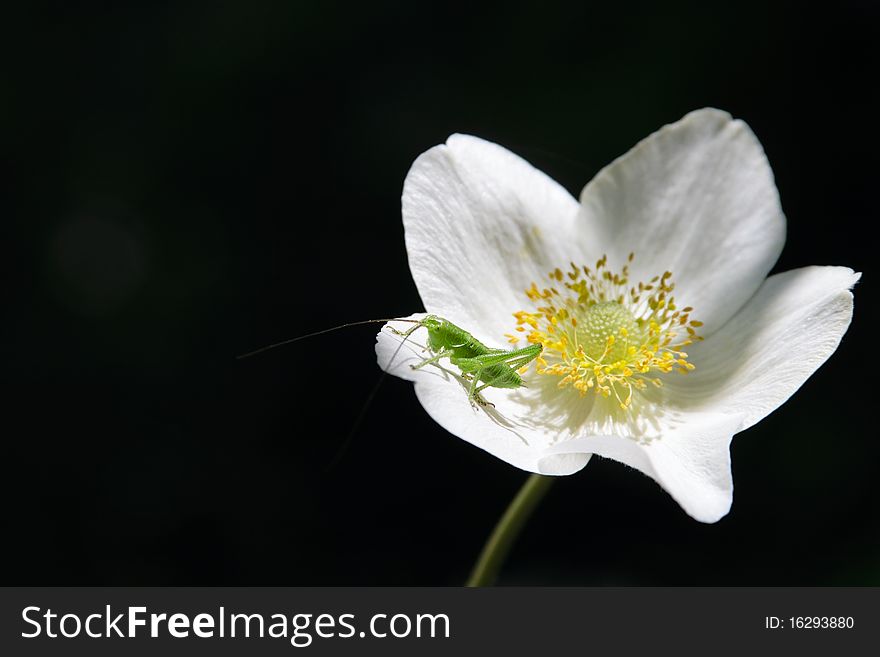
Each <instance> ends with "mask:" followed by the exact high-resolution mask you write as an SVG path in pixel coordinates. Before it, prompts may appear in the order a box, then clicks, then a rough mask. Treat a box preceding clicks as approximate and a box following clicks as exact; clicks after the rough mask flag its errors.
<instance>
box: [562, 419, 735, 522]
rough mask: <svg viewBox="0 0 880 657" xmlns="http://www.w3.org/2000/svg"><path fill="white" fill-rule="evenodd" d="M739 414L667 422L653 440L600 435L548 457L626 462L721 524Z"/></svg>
mask: <svg viewBox="0 0 880 657" xmlns="http://www.w3.org/2000/svg"><path fill="white" fill-rule="evenodd" d="M740 422H741V418H740V417H738V416H725V415H712V414H698V413H693V414H687V415H686V416H685V417H684V418H682V421H681V422H677V423H676V422H667V426H666V428H664V430H663V431H662V432H661V433H660V435H658V436H657V437H655V438H653V439H651V440H636V439H633V438H627V437H622V436H614V435H596V436H590V437H588V438H578V439H575V440H568V441H564V442H561V443H558V444H556V445H554V446H551V447H550V448H548V450H547V454H548V455H553V456H558V455H559V454H578V453H591V454H599V455H600V456H605V457H607V458H610V459H614V460H615V461H620V462H621V463H625V464H627V465H629V466H632V467H633V468H636V469H637V470H640V471H641V472H643V473H644V474H646V475H648V476H649V477H651V478H652V479H654V481H656V482H657V483H658V484H660V485H661V486H662V487H663V488H664V489H665V490H666V491H667V492H668V493H669V494H670V495H672V497H673V499H675V501H676V502H678V503H679V504H680V505H681V507H682V508H683V509H684V510H685V511H686V512H687V513H688V515H690V516H691V517H693V518H694V519H696V520H699V521H700V522H716V521H718V520H719V519H721V518H722V517H724V515H726V514H727V512H728V511H729V510H730V505H731V502H732V501H733V478H732V476H731V473H730V439H731V438H732V437H733V434H734V433H735V432H736V430H737V427H738V426H739V424H740Z"/></svg>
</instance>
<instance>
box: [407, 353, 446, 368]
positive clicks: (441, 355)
mask: <svg viewBox="0 0 880 657" xmlns="http://www.w3.org/2000/svg"><path fill="white" fill-rule="evenodd" d="M452 353H453V352H452V350H451V349H449V350H446V351H441V352H440V353H439V354H437V355H436V356H432V357H431V358H427V359H425V360H423V361H422V362H421V363H419V364H418V365H410V367H411V368H412V369H414V370H420V369H422V368H423V367H424V366H425V365H430V364H431V363H436V362H437V361H438V360H440V359H441V358H446V357H447V356H451V355H452Z"/></svg>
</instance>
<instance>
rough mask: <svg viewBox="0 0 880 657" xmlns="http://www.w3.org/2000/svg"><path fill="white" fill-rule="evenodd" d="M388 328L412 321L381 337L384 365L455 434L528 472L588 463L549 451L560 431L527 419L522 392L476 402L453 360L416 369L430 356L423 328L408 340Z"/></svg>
mask: <svg viewBox="0 0 880 657" xmlns="http://www.w3.org/2000/svg"><path fill="white" fill-rule="evenodd" d="M421 317H424V314H421V313H419V314H416V315H411V316H410V318H411V319H416V318H421ZM388 327H393V328H395V329H397V330H399V331H404V330H407V329H408V328H410V327H411V325H407V324H405V323H400V322H391V323H390V324H387V325H386V326H385V327H383V329H382V331H381V332H380V333H379V334H378V335H377V336H376V356H377V359H378V362H379V367H381V368H382V369H383V370H385V371H387V372H388V373H389V374H393V375H394V376H399V377H401V378H403V379H407V380H409V381H413V382H414V383H415V387H416V396H417V397H418V400H419V402H420V403H421V404H422V406H423V407H424V408H425V410H426V411H427V412H428V415H430V416H431V417H432V418H433V419H434V421H436V422H437V423H438V424H439V425H440V426H442V427H443V428H444V429H446V430H447V431H449V432H450V433H451V434H453V435H455V436H458V437H459V438H462V439H464V440H466V441H467V442H469V443H471V444H473V445H476V446H477V447H480V448H481V449H484V450H486V451H487V452H489V453H490V454H492V455H493V456H497V457H498V458H499V459H501V460H502V461H506V462H507V463H510V464H511V465H514V466H516V467H518V468H520V469H522V470H526V471H528V472H538V473H541V474H551V475H567V474H572V473H574V472H577V471H578V470H580V469H582V468H583V467H584V466H585V465H586V464H587V461H589V459H590V455H589V454H557V455H547V454H546V453H545V450H546V448H547V446H548V445H549V444H550V442H551V441H552V440H553V439H554V437H555V435H556V434H558V433H560V431H557V430H554V429H552V428H550V427H549V426H548V425H543V424H540V425H536V424H534V423H527V422H526V421H525V420H526V419H527V417H528V416H529V415H531V414H532V412H533V409H532V407H531V406H530V405H529V404H527V403H524V402H523V401H522V400H521V398H520V396H519V395H517V394H515V393H516V391H511V390H500V389H497V388H490V389H488V390H486V391H485V392H484V396H485V397H486V399H487V400H488V401H490V402H491V403H492V404H494V405H495V408H491V407H480V406H474V405H471V403H470V402H469V401H468V385H469V383H468V382H466V381H464V380H463V379H462V378H461V377H460V376H459V373H458V370H457V369H456V368H455V367H454V366H451V365H449V363H448V361H441V362H440V363H439V364H432V365H428V366H425V367H423V368H422V369H419V370H413V369H412V367H411V366H412V365H415V364H418V363H420V362H421V361H423V360H424V359H425V358H426V357H428V356H429V355H430V354H427V353H422V351H421V349H422V346H423V343H424V339H425V336H424V332H423V329H419V331H418V332H415V333H413V335H412V336H410V337H409V338H408V339H407V340H406V341H405V343H404V342H403V338H401V336H399V335H395V334H393V333H391V332H390V331H389V329H388Z"/></svg>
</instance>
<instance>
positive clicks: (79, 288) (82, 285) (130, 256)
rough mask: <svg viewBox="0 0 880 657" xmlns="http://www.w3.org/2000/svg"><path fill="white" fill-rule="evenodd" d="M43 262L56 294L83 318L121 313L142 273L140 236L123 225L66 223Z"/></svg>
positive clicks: (93, 220)
mask: <svg viewBox="0 0 880 657" xmlns="http://www.w3.org/2000/svg"><path fill="white" fill-rule="evenodd" d="M49 257H50V260H51V262H50V268H51V271H52V279H53V281H52V282H53V283H54V287H55V288H56V291H57V293H58V294H59V295H60V296H61V298H62V300H63V301H64V302H65V304H66V305H70V306H71V307H73V308H74V309H76V310H77V311H79V312H82V313H83V314H87V315H106V314H108V313H112V312H114V311H118V310H120V309H121V308H123V307H124V306H125V305H126V304H127V303H128V302H130V301H131V300H132V298H133V296H134V295H135V293H136V292H137V290H138V288H139V287H140V285H141V283H142V282H143V280H144V277H145V275H146V270H147V259H146V248H145V244H144V239H143V236H142V235H141V233H140V231H139V230H137V228H136V227H135V226H133V225H132V224H131V222H130V221H128V220H127V219H124V220H114V219H113V218H111V217H102V216H94V215H92V216H89V215H83V216H75V217H72V218H70V219H68V220H67V221H64V222H62V223H61V224H60V225H59V226H58V227H57V229H56V232H55V234H54V235H53V237H52V239H51V242H50V248H49Z"/></svg>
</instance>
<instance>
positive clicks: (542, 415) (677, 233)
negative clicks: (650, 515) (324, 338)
mask: <svg viewBox="0 0 880 657" xmlns="http://www.w3.org/2000/svg"><path fill="white" fill-rule="evenodd" d="M403 222H404V228H405V233H406V248H407V253H408V255H409V264H410V269H411V271H412V276H413V279H414V280H415V283H416V286H417V287H418V290H419V294H420V295H421V298H422V301H423V302H424V305H425V309H426V310H427V311H428V312H429V313H431V314H434V315H438V316H441V317H444V318H446V319H448V320H449V321H451V322H453V323H454V324H456V325H458V326H459V327H461V328H463V329H465V330H467V331H469V332H470V333H472V334H473V335H474V336H475V337H476V338H477V339H479V340H480V341H482V342H483V343H485V344H487V345H489V346H492V347H507V348H510V347H512V345H510V344H505V340H506V338H505V336H506V335H507V336H514V338H521V340H522V341H521V342H520V343H519V344H520V346H524V345H525V344H527V343H528V342H532V343H538V342H540V343H541V344H543V345H544V350H543V353H542V356H541V359H540V360H539V361H538V362H536V363H535V364H533V365H532V367H531V368H530V369H529V370H528V372H527V373H526V374H524V375H523V378H524V381H525V383H526V385H527V387H524V388H518V389H513V390H510V389H507V390H504V389H496V388H491V387H490V388H487V389H486V390H485V391H484V393H483V394H484V397H485V399H486V400H487V401H488V402H491V403H492V404H494V408H493V407H489V406H475V405H472V404H471V403H469V401H468V398H467V390H466V387H463V384H464V383H465V382H463V380H462V379H461V377H460V376H458V375H459V374H460V373H459V371H458V369H457V368H456V367H455V366H453V365H451V364H450V363H449V362H448V361H442V360H441V361H440V362H439V363H437V364H436V365H432V366H427V367H424V368H422V369H420V370H413V369H412V368H411V365H413V364H415V363H417V362H420V361H421V360H423V359H424V358H425V357H426V356H425V354H423V353H422V352H421V351H420V350H419V346H423V345H424V343H425V329H419V331H417V332H415V333H414V334H413V335H412V337H411V338H410V340H408V341H407V342H406V344H405V345H404V346H403V347H402V348H401V347H400V341H401V338H400V337H399V336H397V335H394V334H392V333H391V332H390V331H388V330H387V328H384V327H383V331H382V332H380V334H379V336H378V344H377V355H378V359H379V364H380V366H381V367H383V368H388V366H389V363H390V364H391V367H390V371H391V373H393V374H395V375H397V376H399V377H402V378H405V379H409V380H411V381H414V382H415V390H416V395H417V397H418V399H419V401H420V402H421V404H422V405H423V406H424V408H425V410H426V411H427V412H428V414H429V415H430V416H431V417H432V418H434V420H436V421H437V422H438V423H439V424H440V425H442V426H443V427H444V428H445V429H447V430H448V431H450V432H451V433H453V434H455V435H456V436H459V437H461V438H463V439H464V440H466V441H468V442H470V443H472V444H474V445H476V446H478V447H481V448H483V449H484V450H486V451H488V452H490V453H491V454H494V455H495V456H497V457H498V458H500V459H503V460H504V461H507V462H508V463H510V464H512V465H515V466H517V467H519V468H521V469H523V470H527V471H529V472H539V473H543V474H553V475H565V474H571V473H574V472H576V471H578V470H580V469H581V468H583V467H584V466H585V465H586V463H587V461H589V459H590V456H591V455H592V454H598V455H600V456H604V457H607V458H611V459H615V460H617V461H620V462H622V463H625V464H627V465H629V466H632V467H634V468H636V469H638V470H640V471H641V472H643V473H645V474H646V475H648V476H649V477H652V478H653V479H654V480H655V481H657V483H659V484H660V485H661V486H662V487H663V488H664V489H666V490H667V491H668V492H669V493H670V494H671V495H672V497H673V498H674V499H675V500H676V501H677V502H678V503H679V504H680V505H681V506H682V507H683V508H684V510H685V511H686V512H687V513H688V514H690V515H691V516H693V517H694V518H696V519H697V520H700V521H703V522H715V521H717V520H718V519H719V518H721V517H723V516H724V515H725V514H726V513H727V512H728V510H729V509H730V505H731V502H732V496H733V481H732V477H731V471H730V451H729V445H730V440H731V438H732V436H733V434H735V433H737V432H739V431H743V430H744V429H747V428H748V427H750V426H752V425H753V424H755V423H756V422H758V421H759V420H761V419H762V418H763V417H765V416H766V415H767V414H769V413H770V412H772V411H773V410H774V409H775V408H777V407H778V406H779V405H780V404H782V403H783V402H784V401H785V400H786V399H788V397H789V396H791V395H792V394H793V393H794V392H795V390H797V389H798V387H800V386H801V385H802V384H803V383H804V381H805V380H806V379H807V378H808V377H809V376H810V375H811V374H812V373H813V372H814V371H815V370H816V369H817V368H818V367H819V366H820V365H821V364H822V363H823V362H824V361H825V360H826V359H827V358H828V357H829V356H830V355H831V353H833V352H834V350H835V349H836V348H837V345H838V343H839V342H840V339H841V337H842V336H843V334H844V332H845V331H846V329H847V327H848V326H849V323H850V320H851V317H852V294H851V293H850V292H849V290H850V288H851V287H852V286H853V284H854V283H855V282H856V281H857V280H858V277H859V275H858V274H855V273H854V272H853V271H852V270H850V269H847V268H845V267H805V268H803V269H796V270H794V271H789V272H785V273H782V274H776V275H774V276H771V277H769V278H767V273H768V272H769V271H770V268H771V267H772V266H773V264H774V263H775V262H776V259H777V257H778V256H779V253H780V251H781V250H782V246H783V242H784V241H785V217H784V215H783V213H782V209H781V207H780V203H779V196H778V193H777V191H776V187H775V185H774V182H773V174H772V172H771V170H770V166H769V164H768V162H767V159H766V157H765V155H764V152H763V150H762V148H761V145H760V144H759V143H758V141H757V139H756V138H755V136H754V134H753V133H752V132H751V130H750V129H749V127H748V126H747V125H746V124H745V123H743V122H742V121H738V120H732V119H731V117H730V116H729V115H728V114H726V113H724V112H720V111H718V110H713V109H704V110H699V111H696V112H692V113H691V114H688V115H687V116H685V117H684V118H683V119H682V120H680V121H679V122H677V123H674V124H672V125H668V126H666V127H664V128H662V129H661V130H659V131H658V132H656V133H654V134H653V135H651V136H649V137H648V138H647V139H645V140H643V141H642V142H641V143H639V144H638V145H637V146H636V147H635V148H633V149H632V150H631V151H630V152H629V153H627V154H626V155H624V156H623V157H621V158H619V159H617V160H615V161H614V162H612V163H611V164H610V165H609V166H607V167H606V168H605V169H603V170H602V171H601V172H600V173H599V174H598V175H597V176H596V177H595V179H593V181H592V182H590V183H589V184H588V185H587V186H586V187H585V188H584V190H583V192H581V197H580V203H578V201H577V200H575V199H574V198H572V196H571V195H570V194H569V193H568V192H566V191H565V190H564V189H563V188H562V187H561V186H560V185H558V184H557V183H556V182H554V181H553V180H551V179H550V178H548V177H547V176H546V175H544V174H543V173H541V172H540V171H538V170H537V169H535V168H533V167H532V166H531V165H529V164H528V163H527V162H525V161H524V160H522V159H520V158H519V157H517V156H516V155H514V154H512V153H510V152H509V151H507V150H505V149H504V148H502V147H500V146H497V145H495V144H492V143H489V142H486V141H483V140H481V139H478V138H476V137H470V136H466V135H453V136H452V137H450V138H449V140H448V141H447V142H446V144H445V145H441V146H436V147H434V148H432V149H430V150H429V151H427V152H425V153H423V154H422V155H421V156H420V157H419V158H418V159H417V160H416V161H415V163H414V164H413V166H412V168H411V169H410V171H409V174H408V175H407V177H406V182H405V183H404V191H403ZM630 254H634V255H633V257H631V255H630ZM585 265H586V268H584V267H583V266H585ZM624 268H626V269H624ZM667 272H671V274H669V273H667ZM615 275H616V276H615ZM639 283H642V287H641V289H640V288H639ZM533 284H536V286H533ZM672 287H674V291H672ZM514 313H517V315H516V316H515V315H514ZM688 315H689V316H688ZM418 316H419V315H414V317H418ZM695 320H700V321H695ZM701 322H702V323H701ZM397 326H398V328H400V329H405V328H408V325H405V324H399V325H397ZM517 329H519V330H517ZM689 342H690V343H691V344H688V343H689ZM395 354H396V355H395ZM392 356H393V358H392ZM691 369H692V370H693V371H687V372H686V373H687V376H682V375H681V374H680V373H679V372H683V373H684V371H685V370H691Z"/></svg>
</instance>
